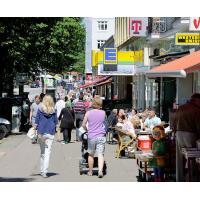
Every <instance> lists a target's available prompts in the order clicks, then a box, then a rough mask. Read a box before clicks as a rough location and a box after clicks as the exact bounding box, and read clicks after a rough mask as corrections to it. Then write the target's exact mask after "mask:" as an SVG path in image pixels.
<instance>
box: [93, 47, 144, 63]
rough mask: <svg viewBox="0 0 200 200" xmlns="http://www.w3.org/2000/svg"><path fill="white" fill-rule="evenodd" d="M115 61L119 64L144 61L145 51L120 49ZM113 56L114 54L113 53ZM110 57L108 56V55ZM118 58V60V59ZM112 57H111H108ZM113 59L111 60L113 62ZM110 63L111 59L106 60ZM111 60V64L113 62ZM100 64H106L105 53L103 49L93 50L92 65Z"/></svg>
mask: <svg viewBox="0 0 200 200" xmlns="http://www.w3.org/2000/svg"><path fill="white" fill-rule="evenodd" d="M114 55H115V56H116V57H114V58H113V60H114V62H115V63H117V64H119V65H134V64H135V63H136V62H144V57H143V51H142V50H141V51H118V52H117V54H114ZM109 56H110V54H109ZM111 56H112V55H111ZM107 58H108V57H107ZM116 58H117V60H116ZM108 59H110V58H108ZM113 60H112V61H111V62H113ZM106 62H107V63H109V60H106ZM111 62H110V64H111ZM98 64H105V55H104V52H103V51H92V66H93V67H97V66H98ZM112 64H113V63H112Z"/></svg>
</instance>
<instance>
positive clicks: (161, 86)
mask: <svg viewBox="0 0 200 200" xmlns="http://www.w3.org/2000/svg"><path fill="white" fill-rule="evenodd" d="M162 101H163V78H162V77H161V78H160V118H162V115H163V109H162Z"/></svg>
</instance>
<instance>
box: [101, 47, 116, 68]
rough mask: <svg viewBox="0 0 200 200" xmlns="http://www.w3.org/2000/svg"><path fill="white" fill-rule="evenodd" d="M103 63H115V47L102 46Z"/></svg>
mask: <svg viewBox="0 0 200 200" xmlns="http://www.w3.org/2000/svg"><path fill="white" fill-rule="evenodd" d="M103 55H104V62H103V63H104V64H106V65H116V64H117V48H104V53H103Z"/></svg>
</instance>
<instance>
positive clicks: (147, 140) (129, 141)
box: [107, 109, 176, 181]
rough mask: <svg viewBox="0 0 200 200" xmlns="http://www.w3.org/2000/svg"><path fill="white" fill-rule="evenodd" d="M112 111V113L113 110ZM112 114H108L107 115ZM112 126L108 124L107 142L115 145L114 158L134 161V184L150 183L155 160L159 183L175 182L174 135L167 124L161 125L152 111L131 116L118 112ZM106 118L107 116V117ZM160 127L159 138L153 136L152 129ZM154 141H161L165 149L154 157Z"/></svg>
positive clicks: (153, 178)
mask: <svg viewBox="0 0 200 200" xmlns="http://www.w3.org/2000/svg"><path fill="white" fill-rule="evenodd" d="M113 112H115V110H114V111H113ZM111 115H112V113H111ZM115 116H116V123H115V124H111V126H110V128H109V133H108V134H107V143H108V144H116V150H115V158H117V159H121V158H129V159H133V161H134V160H135V162H136V163H137V166H138V181H154V180H155V177H154V176H155V174H154V166H152V165H151V162H152V160H154V159H155V158H156V159H157V161H158V162H160V163H161V164H162V163H164V165H163V166H162V167H161V168H162V169H163V177H162V181H175V179H176V171H175V167H176V145H175V135H174V132H173V131H172V130H171V129H170V127H169V124H168V123H165V122H162V121H161V120H160V119H159V118H158V117H157V116H156V114H155V111H154V110H147V109H146V110H145V111H144V112H140V113H137V111H136V110H135V109H133V110H132V112H131V113H128V112H126V111H124V110H123V109H120V110H119V111H118V113H116V115H115ZM108 119H109V117H108ZM157 126H158V127H161V128H163V136H162V137H161V136H160V137H161V138H159V139H158V138H156V137H155V135H154V134H155V133H154V132H155V131H154V128H155V127H157ZM156 140H159V141H162V142H163V144H164V146H165V152H164V154H163V155H155V150H153V144H154V142H155V141H156Z"/></svg>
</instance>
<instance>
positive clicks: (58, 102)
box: [55, 99, 65, 117]
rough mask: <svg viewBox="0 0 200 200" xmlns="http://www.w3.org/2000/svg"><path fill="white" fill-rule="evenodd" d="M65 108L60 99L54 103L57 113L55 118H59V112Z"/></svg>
mask: <svg viewBox="0 0 200 200" xmlns="http://www.w3.org/2000/svg"><path fill="white" fill-rule="evenodd" d="M63 108H65V101H64V100H62V99H60V100H58V101H57V102H56V105H55V109H56V112H57V117H59V116H60V113H61V110H62V109H63Z"/></svg>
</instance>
